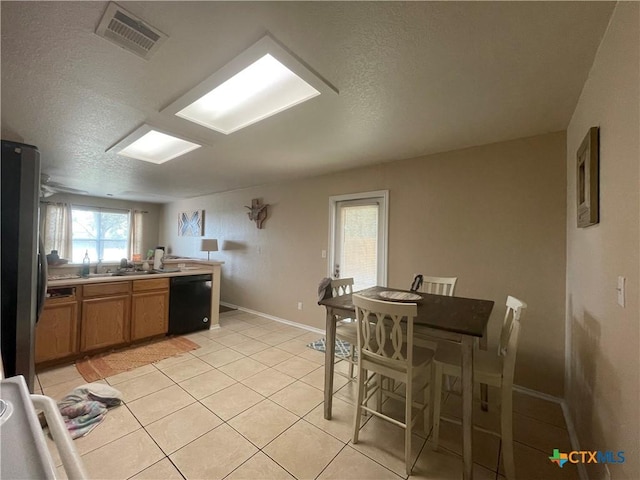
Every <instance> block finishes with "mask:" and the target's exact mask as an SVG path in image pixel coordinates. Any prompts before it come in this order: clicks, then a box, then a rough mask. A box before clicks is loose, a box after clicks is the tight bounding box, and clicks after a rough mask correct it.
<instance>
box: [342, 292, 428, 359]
mask: <svg viewBox="0 0 640 480" xmlns="http://www.w3.org/2000/svg"><path fill="white" fill-rule="evenodd" d="M353 305H354V306H355V307H356V318H357V325H358V353H359V355H360V359H361V361H363V362H365V363H369V364H376V365H381V366H383V367H389V368H392V369H396V370H398V369H402V370H404V371H407V369H410V368H411V365H412V359H413V320H414V318H415V317H416V315H417V313H418V306H417V305H416V304H415V303H398V302H385V301H382V300H374V299H371V298H365V297H362V296H360V295H357V294H354V295H353ZM403 324H404V325H406V332H407V334H406V337H405V335H404V333H403V328H402V327H403ZM405 339H406V348H403V347H404V343H405Z"/></svg>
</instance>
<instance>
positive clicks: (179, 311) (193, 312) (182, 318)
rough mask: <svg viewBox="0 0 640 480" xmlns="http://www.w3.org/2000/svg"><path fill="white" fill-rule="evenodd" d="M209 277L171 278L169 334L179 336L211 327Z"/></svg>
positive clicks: (188, 276)
mask: <svg viewBox="0 0 640 480" xmlns="http://www.w3.org/2000/svg"><path fill="white" fill-rule="evenodd" d="M210 317H211V275H187V276H181V277H172V278H171V290H170V292H169V334H172V335H180V334H184V333H190V332H195V331H196V330H206V329H208V328H210V327H211V318H210Z"/></svg>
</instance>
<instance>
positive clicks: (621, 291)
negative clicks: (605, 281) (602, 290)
mask: <svg viewBox="0 0 640 480" xmlns="http://www.w3.org/2000/svg"><path fill="white" fill-rule="evenodd" d="M625 283H626V279H625V278H624V277H618V288H616V291H617V292H618V305H620V306H621V307H624V295H625V291H624V290H625Z"/></svg>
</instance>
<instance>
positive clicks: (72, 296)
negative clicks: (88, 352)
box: [35, 287, 78, 363]
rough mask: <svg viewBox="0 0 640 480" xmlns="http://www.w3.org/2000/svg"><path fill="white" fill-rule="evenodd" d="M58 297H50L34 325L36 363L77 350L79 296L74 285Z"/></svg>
mask: <svg viewBox="0 0 640 480" xmlns="http://www.w3.org/2000/svg"><path fill="white" fill-rule="evenodd" d="M61 290H65V291H64V292H63V294H62V295H61V296H60V297H49V298H47V299H46V301H45V304H44V310H43V312H42V315H41V316H40V319H39V321H38V323H37V325H36V349H35V350H36V351H35V361H36V363H43V362H48V361H50V360H56V359H59V358H65V357H68V356H71V355H74V354H76V353H78V299H77V296H76V287H70V288H66V289H61Z"/></svg>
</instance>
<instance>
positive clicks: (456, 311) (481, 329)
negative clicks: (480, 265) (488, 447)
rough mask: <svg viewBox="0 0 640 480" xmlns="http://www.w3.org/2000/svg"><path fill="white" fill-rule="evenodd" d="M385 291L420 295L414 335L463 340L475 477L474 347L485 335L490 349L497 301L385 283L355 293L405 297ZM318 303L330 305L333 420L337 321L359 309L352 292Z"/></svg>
mask: <svg viewBox="0 0 640 480" xmlns="http://www.w3.org/2000/svg"><path fill="white" fill-rule="evenodd" d="M385 292H404V293H407V294H415V295H417V297H415V299H414V300H411V301H412V302H413V303H416V305H417V316H416V317H415V318H414V328H415V332H414V335H418V334H419V333H418V332H419V331H422V332H424V333H427V334H429V335H430V336H433V337H440V338H442V339H445V340H448V341H454V342H457V343H459V344H460V350H461V366H462V369H461V375H462V458H463V479H464V480H471V479H472V478H473V453H472V450H473V445H472V430H473V350H474V343H475V341H476V340H478V339H481V340H480V347H481V348H482V347H483V346H484V348H485V349H486V338H487V325H488V323H489V317H490V316H491V311H492V309H493V305H494V302H493V301H492V300H481V299H475V298H463V297H453V296H446V295H433V294H429V293H422V292H411V291H408V290H401V289H395V288H389V287H384V286H374V287H370V288H366V289H364V290H360V291H357V292H354V294H356V295H361V296H363V297H366V298H371V299H375V300H385V301H388V299H389V298H390V297H403V295H390V294H389V293H385ZM381 294H382V296H381ZM405 297H406V296H405ZM418 297H419V298H418ZM318 305H321V306H324V307H325V308H326V342H325V345H326V349H325V360H324V418H326V419H327V420H331V408H332V400H333V372H334V355H335V343H336V342H335V341H336V323H337V322H338V321H340V320H341V319H345V318H355V310H356V309H355V306H354V305H353V299H352V294H351V293H349V294H346V295H340V296H336V297H329V298H324V299H322V300H320V301H318ZM482 395H483V398H482V400H483V405H486V388H484V389H483V393H482Z"/></svg>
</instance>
